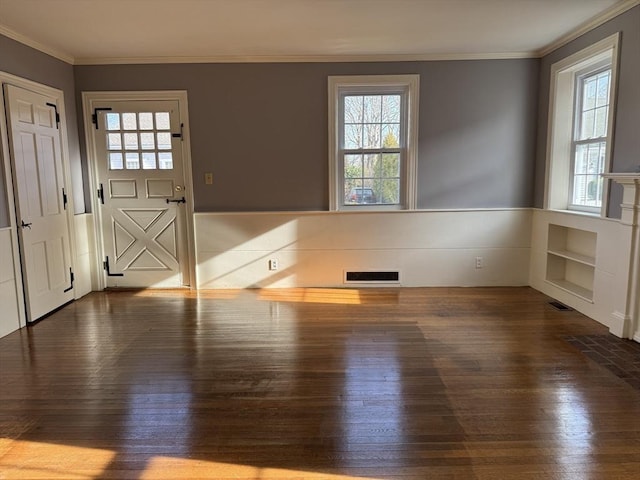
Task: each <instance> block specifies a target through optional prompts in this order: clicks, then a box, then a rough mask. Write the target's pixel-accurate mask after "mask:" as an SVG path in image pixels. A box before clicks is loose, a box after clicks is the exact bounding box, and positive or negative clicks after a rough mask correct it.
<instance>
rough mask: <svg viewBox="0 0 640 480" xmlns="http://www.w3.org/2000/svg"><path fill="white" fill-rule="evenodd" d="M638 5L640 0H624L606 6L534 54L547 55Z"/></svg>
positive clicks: (538, 55)
mask: <svg viewBox="0 0 640 480" xmlns="http://www.w3.org/2000/svg"><path fill="white" fill-rule="evenodd" d="M638 5H640V0H624V1H623V2H622V3H619V4H616V5H614V6H612V7H610V8H608V9H607V10H605V11H604V12H602V13H601V14H599V15H597V16H596V17H594V18H592V19H591V20H589V21H587V22H585V23H583V24H582V25H580V26H579V27H578V28H576V29H575V30H572V31H571V32H569V33H567V34H565V35H563V36H562V37H560V38H558V39H557V40H556V41H554V42H553V43H550V44H549V45H547V46H546V47H544V48H542V49H541V50H539V51H538V53H537V55H536V56H537V57H544V56H546V55H549V54H550V53H551V52H553V51H554V50H557V49H558V48H560V47H563V46H564V45H566V44H567V43H569V42H571V41H573V40H575V39H576V38H578V37H580V36H581V35H584V34H585V33H587V32H589V31H591V30H593V29H594V28H596V27H599V26H600V25H602V24H603V23H606V22H608V21H609V20H611V19H612V18H615V17H617V16H618V15H621V14H623V13H624V12H626V11H627V10H631V9H632V8H633V7H636V6H638Z"/></svg>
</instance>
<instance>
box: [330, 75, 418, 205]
mask: <svg viewBox="0 0 640 480" xmlns="http://www.w3.org/2000/svg"><path fill="white" fill-rule="evenodd" d="M418 88H419V76H418V75H394V76H359V77H329V142H330V145H329V152H330V154H329V155H330V159H329V173H330V189H329V190H330V195H331V199H330V200H331V201H330V204H331V205H330V206H331V210H350V209H362V210H364V209H391V210H393V209H412V208H415V206H416V188H415V180H416V178H415V177H416V164H417V145H416V140H417V124H418Z"/></svg>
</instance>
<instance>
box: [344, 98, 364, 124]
mask: <svg viewBox="0 0 640 480" xmlns="http://www.w3.org/2000/svg"><path fill="white" fill-rule="evenodd" d="M344 123H362V96H361V95H357V96H348V97H344Z"/></svg>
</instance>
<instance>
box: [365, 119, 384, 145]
mask: <svg viewBox="0 0 640 480" xmlns="http://www.w3.org/2000/svg"><path fill="white" fill-rule="evenodd" d="M363 127H364V128H363V134H364V135H363V137H364V138H363V139H362V146H363V147H364V148H380V147H381V146H382V129H381V125H380V124H379V123H366V124H364V125H363Z"/></svg>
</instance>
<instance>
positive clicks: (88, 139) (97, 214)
mask: <svg viewBox="0 0 640 480" xmlns="http://www.w3.org/2000/svg"><path fill="white" fill-rule="evenodd" d="M154 100H157V101H162V100H174V101H177V102H178V105H179V110H180V123H181V124H182V125H183V127H182V156H183V167H182V168H183V175H184V183H185V190H186V192H184V194H185V197H186V198H187V204H186V205H185V226H186V229H187V231H186V237H187V258H186V262H185V263H186V267H187V272H186V273H187V275H188V277H189V288H190V289H195V288H196V287H195V286H196V277H195V274H196V272H195V270H196V269H195V244H194V238H195V236H194V206H193V201H194V196H193V174H192V169H191V137H190V135H189V131H190V130H189V107H188V102H187V91H186V90H144V91H123V92H119V91H96V92H92V91H87V92H82V112H83V126H84V135H85V145H86V147H87V159H88V164H89V184H90V187H89V188H90V191H91V209H92V211H93V212H94V222H93V225H94V234H95V244H96V257H95V259H94V267H95V268H96V270H95V271H96V272H98V275H97V285H96V286H97V288H98V290H104V289H105V288H106V275H105V273H104V268H103V264H102V262H103V260H104V256H105V253H104V236H103V231H102V210H101V208H100V203H99V201H98V196H97V195H96V191H97V189H98V163H97V162H98V158H97V155H96V148H95V147H96V145H95V137H94V135H93V131H92V130H93V129H94V128H95V127H94V125H93V122H92V115H93V108H94V104H95V103H97V102H109V101H111V102H117V101H125V102H136V101H154ZM100 272H103V273H102V274H101V273H100Z"/></svg>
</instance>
